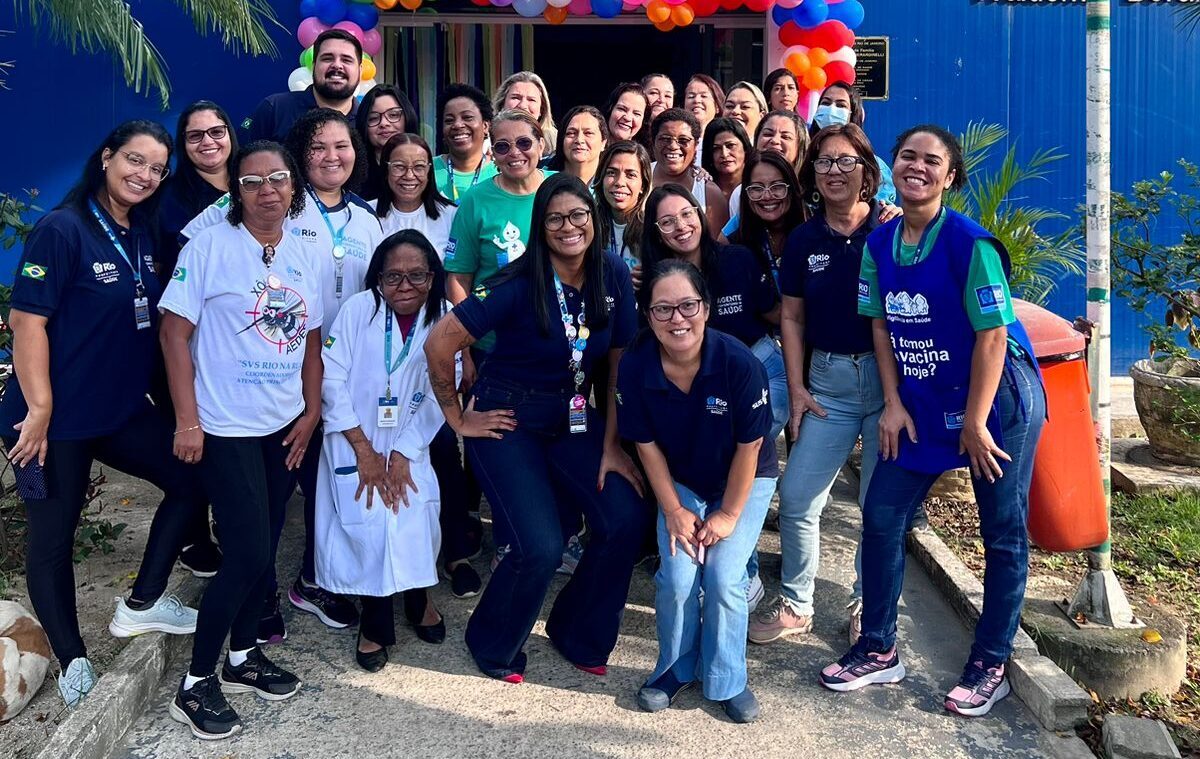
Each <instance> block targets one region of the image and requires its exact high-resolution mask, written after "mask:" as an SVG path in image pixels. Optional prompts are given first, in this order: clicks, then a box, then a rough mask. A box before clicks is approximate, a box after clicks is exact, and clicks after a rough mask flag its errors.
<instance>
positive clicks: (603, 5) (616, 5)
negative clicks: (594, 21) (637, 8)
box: [592, 0, 622, 18]
mask: <svg viewBox="0 0 1200 759" xmlns="http://www.w3.org/2000/svg"><path fill="white" fill-rule="evenodd" d="M621 6H622V2H621V0H592V13H595V14H596V15H597V16H599V17H600V18H613V17H614V16H618V15H620V13H621Z"/></svg>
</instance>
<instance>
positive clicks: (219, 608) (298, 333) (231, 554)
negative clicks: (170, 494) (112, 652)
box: [159, 142, 324, 739]
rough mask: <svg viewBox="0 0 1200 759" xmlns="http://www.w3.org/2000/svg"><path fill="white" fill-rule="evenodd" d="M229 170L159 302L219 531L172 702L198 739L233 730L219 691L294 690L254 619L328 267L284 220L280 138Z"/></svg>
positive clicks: (316, 385) (293, 177)
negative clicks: (223, 198)
mask: <svg viewBox="0 0 1200 759" xmlns="http://www.w3.org/2000/svg"><path fill="white" fill-rule="evenodd" d="M230 173H231V176H234V177H236V178H237V179H236V182H235V185H234V187H233V191H232V192H231V193H230V196H229V204H228V205H229V212H228V218H227V220H226V221H223V222H220V223H218V224H214V225H212V226H210V227H208V228H207V229H205V230H203V231H201V232H199V233H198V234H197V235H196V236H195V237H194V238H192V239H191V241H190V242H188V244H187V245H185V246H184V248H183V250H182V251H181V253H180V255H179V265H178V266H177V267H176V268H175V272H174V274H173V275H172V277H171V282H170V284H168V286H167V289H166V291H165V292H164V293H163V298H162V301H161V302H160V304H159V308H160V309H161V310H162V312H163V316H162V329H161V335H160V340H161V342H162V347H163V353H164V355H165V358H166V362H167V375H168V378H169V380H170V385H171V397H172V399H173V400H174V403H175V418H176V431H175V439H174V452H175V455H176V456H177V457H178V458H179V459H180V460H181V461H183V462H184V463H187V464H193V465H197V466H199V467H200V473H201V475H202V476H203V478H204V483H205V487H206V489H207V493H208V496H209V498H210V499H211V500H212V509H213V516H214V518H215V519H216V522H217V526H218V528H219V529H220V533H221V549H222V552H223V556H222V561H221V568H220V569H219V570H218V571H217V574H216V576H215V577H213V579H212V580H211V581H210V582H209V585H208V588H207V589H206V590H205V592H204V597H203V599H202V600H201V602H200V615H199V619H198V620H197V624H196V637H195V639H194V640H193V643H192V658H191V664H190V666H189V668H188V673H187V675H186V676H185V677H184V678H183V680H182V681H181V682H180V684H179V689H178V690H177V692H176V694H175V698H174V700H173V701H172V702H171V707H170V711H171V716H172V717H174V718H175V719H176V720H178V721H179V722H182V723H184V724H186V725H188V726H189V727H190V728H191V730H192V732H193V733H194V734H195V735H197V736H198V737H201V738H205V739H217V738H225V737H228V736H230V735H233V734H234V733H236V732H237V731H238V730H240V729H241V721H240V720H239V718H238V716H237V714H236V713H235V712H234V711H233V709H232V708H231V707H230V706H229V703H228V702H227V701H226V700H225V695H224V693H223V691H224V692H227V693H237V692H246V693H255V694H257V695H258V696H259V697H260V698H263V699H266V700H269V701H278V700H282V699H285V698H289V697H290V696H292V695H294V694H295V693H296V692H297V691H298V690H299V688H300V681H299V679H298V678H297V677H296V676H295V675H293V674H291V673H289V672H286V671H284V670H283V669H280V668H279V667H277V666H275V665H274V664H273V663H271V661H270V660H268V659H267V658H266V656H265V655H264V654H263V653H262V651H261V650H260V649H259V648H258V642H259V641H258V636H259V621H260V618H261V617H262V612H263V605H264V600H265V599H266V597H267V589H268V587H270V585H271V584H272V580H273V576H274V574H275V561H274V557H275V547H276V544H277V541H278V538H279V531H278V529H277V525H281V524H282V523H283V515H284V507H285V505H286V504H287V501H288V499H289V498H290V497H291V495H292V492H293V490H294V489H295V485H296V470H297V469H298V468H299V467H300V464H301V462H302V461H303V460H304V454H305V450H306V448H307V447H308V446H309V444H310V439H311V437H312V434H313V431H314V430H315V429H316V427H317V423H318V422H319V421H320V417H321V324H322V318H323V313H324V308H323V304H322V293H321V289H322V288H321V281H320V279H321V271H322V268H321V263H320V261H319V258H318V255H319V254H318V253H317V251H316V250H315V249H313V248H310V247H308V246H307V245H306V244H305V243H304V242H303V241H302V240H301V238H300V237H299V236H297V235H293V234H291V233H290V232H288V230H287V221H288V219H289V218H295V217H297V216H299V215H300V213H301V212H302V211H303V210H304V205H305V192H304V190H303V188H302V187H301V186H300V183H299V181H298V179H297V177H298V175H299V170H298V167H297V165H296V163H295V161H293V160H292V158H291V156H290V155H289V154H288V153H287V152H286V151H285V150H284V149H283V148H282V147H281V146H279V145H277V144H275V143H272V142H255V143H252V144H250V145H248V146H246V147H244V148H242V149H241V151H239V153H238V154H237V156H235V158H234V160H233V162H232V163H231V164H230ZM227 636H228V638H229V654H228V656H227V657H226V658H225V660H224V664H223V665H222V667H221V672H220V675H217V674H215V672H216V668H217V664H218V657H219V655H220V653H221V647H222V645H223V643H224V641H225V638H226V637H227Z"/></svg>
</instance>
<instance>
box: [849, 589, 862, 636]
mask: <svg viewBox="0 0 1200 759" xmlns="http://www.w3.org/2000/svg"><path fill="white" fill-rule="evenodd" d="M846 608H847V609H849V610H850V626H849V627H848V628H847V632H846V637H848V638H849V639H850V645H852V646H853V645H854V644H855V643H857V642H858V639H859V638H861V637H862V599H861V598H856V599H854V600H853V601H851V602H850V605H849V606H847V607H846Z"/></svg>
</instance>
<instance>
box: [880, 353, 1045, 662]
mask: <svg viewBox="0 0 1200 759" xmlns="http://www.w3.org/2000/svg"><path fill="white" fill-rule="evenodd" d="M996 404H997V406H998V408H999V411H1000V424H1001V427H1002V429H1003V438H1004V439H1003V441H997V443H998V444H999V445H1000V447H1001V448H1003V449H1004V452H1005V453H1007V454H1008V455H1009V456H1011V457H1012V461H1011V462H1006V461H1000V467H1001V469H1002V470H1003V472H1004V476H1003V477H1001V478H999V479H997V480H996V481H995V482H994V483H989V482H988V481H987V480H984V479H974V480H972V483H971V484H972V485H973V486H974V489H975V501H976V503H977V504H978V508H979V528H980V535H981V537H982V538H983V547H984V560H985V561H986V568H985V569H984V575H983V612H982V613H981V614H980V616H979V622H978V624H976V626H975V642H974V644H973V645H972V646H971V657H970V661H977V660H978V661H982V662H983V665H984V666H985V667H991V666H995V665H997V664H1001V663H1003V662H1004V661H1006V660H1007V659H1008V657H1009V655H1010V654H1011V653H1012V639H1013V636H1014V635H1016V632H1017V625H1018V624H1019V623H1020V621H1021V605H1022V603H1023V601H1024V597H1025V580H1026V577H1027V576H1028V574H1029V540H1028V537H1027V535H1026V522H1027V518H1028V516H1029V481H1030V479H1031V478H1032V476H1033V459H1034V453H1035V451H1036V450H1037V442H1038V437H1039V436H1040V435H1041V432H1042V424H1043V423H1044V422H1045V418H1046V402H1045V396H1044V395H1043V393H1042V388H1041V384H1040V381H1039V380H1038V377H1037V372H1036V370H1035V369H1034V368H1033V366H1032V365H1031V364H1029V363H1028V359H1014V358H1013V357H1011V356H1010V357H1009V358H1008V360H1007V361H1006V362H1005V366H1004V374H1003V375H1002V376H1001V379H1000V387H999V389H998V390H997V391H996ZM920 434H921V430H920V429H918V430H917V435H918V437H919V436H920ZM938 476H939V475H936V474H925V473H923V472H913V471H910V470H907V469H903V468H901V467H899V466H897V465H896V464H895V462H891V461H881V462H879V465H878V466H876V467H875V475H874V477H872V478H871V487H870V488H869V489H868V490H867V500H866V506H865V509H864V511H863V539H862V549H863V552H862V553H863V561H862V574H863V618H862V621H863V640H864V641H865V643H866V645H867V647H868V649H869V650H871V651H886V650H888V649H890V648H891V647H892V646H893V645H894V644H895V642H896V605H897V603H898V601H899V599H900V590H901V585H902V584H903V582H904V534H905V529H906V527H907V525H908V522H909V520H910V519H911V518H912V515H913V513H914V512H915V510H916V508H917V506H919V505H920V504H921V502H922V501H923V500H925V495H926V493H928V492H929V488H930V487H931V486H932V485H933V483H934V481H936V480H937V478H938Z"/></svg>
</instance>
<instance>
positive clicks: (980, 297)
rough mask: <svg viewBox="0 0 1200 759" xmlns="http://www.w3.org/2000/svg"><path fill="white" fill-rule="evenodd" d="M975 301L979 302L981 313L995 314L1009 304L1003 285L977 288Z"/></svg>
mask: <svg viewBox="0 0 1200 759" xmlns="http://www.w3.org/2000/svg"><path fill="white" fill-rule="evenodd" d="M975 299H976V300H977V301H979V313H981V314H994V313H996V312H997V311H999V310H1000V309H1002V308H1004V307H1005V306H1006V305H1007V304H1008V299H1007V298H1005V297H1004V286H1003V285H984V286H983V287H976V288H975Z"/></svg>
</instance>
